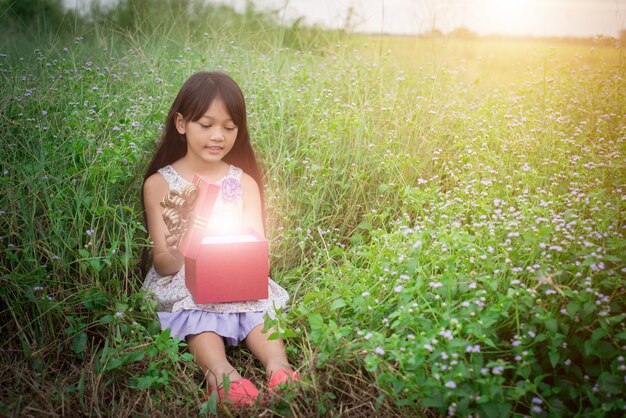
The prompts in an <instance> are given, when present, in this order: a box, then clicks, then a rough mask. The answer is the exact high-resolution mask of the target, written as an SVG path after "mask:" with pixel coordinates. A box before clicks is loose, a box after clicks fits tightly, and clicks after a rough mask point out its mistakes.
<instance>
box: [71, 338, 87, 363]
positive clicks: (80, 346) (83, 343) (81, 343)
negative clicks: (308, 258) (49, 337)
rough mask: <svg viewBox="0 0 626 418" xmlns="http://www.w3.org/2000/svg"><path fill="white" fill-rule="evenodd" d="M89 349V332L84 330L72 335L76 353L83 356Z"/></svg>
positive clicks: (73, 347)
mask: <svg viewBox="0 0 626 418" xmlns="http://www.w3.org/2000/svg"><path fill="white" fill-rule="evenodd" d="M86 349H87V334H86V333H84V332H81V333H78V334H76V335H74V337H72V351H73V352H74V354H77V355H78V356H80V357H82V356H83V354H84V353H85V350H86Z"/></svg>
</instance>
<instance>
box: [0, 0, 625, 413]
mask: <svg viewBox="0 0 626 418" xmlns="http://www.w3.org/2000/svg"><path fill="white" fill-rule="evenodd" d="M130 4H133V3H132V2H130ZM162 4H165V6H162V7H164V9H156V8H155V10H152V9H150V8H148V9H147V10H148V11H146V12H145V13H144V14H141V15H136V14H133V13H131V12H129V13H127V14H123V13H122V14H119V15H116V16H111V15H110V16H109V17H108V18H107V19H108V20H107V19H101V20H98V21H95V22H93V24H91V25H89V26H80V25H78V26H72V25H70V24H69V23H67V22H66V23H65V24H64V25H65V26H63V28H64V29H63V30H58V31H52V32H41V33H39V32H36V31H34V30H33V29H27V28H25V27H21V26H19V25H15V26H9V25H5V26H4V27H5V33H6V34H7V36H6V37H3V38H2V39H3V41H2V44H0V50H2V51H0V52H3V55H2V58H0V60H1V61H0V79H1V80H2V81H1V83H0V89H1V90H2V96H3V97H5V98H8V99H9V100H3V101H2V103H1V104H0V111H1V112H0V115H1V117H0V138H2V139H0V141H2V150H3V151H2V157H1V159H0V165H1V167H0V170H1V172H0V184H1V185H2V194H1V195H0V231H2V233H1V234H0V260H1V261H2V263H1V264H0V280H1V283H2V286H1V287H0V298H1V299H2V306H3V308H2V309H1V310H0V315H1V318H2V321H1V323H2V325H1V330H2V334H3V335H4V336H5V338H4V339H3V342H2V345H1V347H2V348H1V349H0V379H1V380H2V381H3V382H5V384H4V385H2V389H0V393H1V395H0V412H1V413H2V414H4V415H7V416H22V415H25V416H29V415H67V414H70V413H73V412H75V413H77V414H80V415H120V416H135V415H155V416H166V415H167V416H169V415H172V414H176V415H192V414H193V415H196V414H200V415H205V414H209V415H210V414H226V415H228V414H233V412H232V411H231V412H226V411H225V410H223V409H221V408H220V407H218V406H216V405H215V404H214V403H212V402H211V401H209V402H204V400H203V390H202V384H201V382H202V379H201V376H200V373H199V371H198V370H197V368H195V366H194V365H193V362H192V360H191V359H190V356H189V354H188V353H187V352H186V350H185V347H184V344H180V345H179V344H178V343H176V342H175V341H174V340H172V339H169V338H168V336H167V333H162V332H161V331H160V330H159V327H158V323H157V321H156V318H155V314H154V305H153V304H152V303H151V302H150V300H149V298H148V297H147V295H145V294H143V293H141V292H140V291H139V288H140V286H141V282H142V277H140V275H139V274H138V272H137V268H136V267H137V263H138V257H139V255H140V253H141V249H142V248H143V246H145V245H146V239H145V228H144V226H143V221H142V214H141V208H140V202H139V193H140V192H139V191H140V187H141V178H142V174H143V170H144V166H145V164H146V162H147V160H148V158H149V155H150V153H151V152H152V150H153V149H154V146H155V141H156V140H157V138H158V136H159V133H160V128H161V124H162V121H163V120H164V118H165V114H166V112H167V110H168V108H169V105H170V103H171V101H172V100H173V96H174V94H175V93H176V91H177V89H178V87H179V86H180V84H181V83H182V82H183V80H184V79H186V78H187V76H188V75H189V74H190V73H191V72H193V71H197V70H202V69H219V70H224V71H226V72H228V73H230V74H231V75H232V76H233V77H234V78H235V79H236V80H237V81H238V82H239V83H240V85H241V86H242V88H243V90H244V93H245V95H246V97H247V101H248V106H249V123H250V129H251V134H252V137H253V142H254V146H255V148H256V150H257V153H258V154H259V157H260V158H261V161H262V163H263V166H264V169H265V173H266V185H267V204H268V209H269V221H268V235H269V237H270V239H271V253H272V265H273V271H272V275H273V277H274V279H275V280H276V281H278V282H279V283H280V284H281V285H283V286H284V287H285V288H287V289H288V291H289V292H290V295H291V297H292V299H291V305H290V310H289V312H285V313H282V314H281V315H279V317H278V319H277V321H268V324H273V325H275V326H277V328H278V329H279V332H280V333H281V334H282V336H283V337H284V338H285V339H286V340H287V343H288V353H289V356H290V359H291V361H292V363H293V364H294V365H296V366H297V367H298V368H299V369H300V372H301V374H302V375H303V376H304V383H303V387H302V388H301V390H300V391H299V392H296V391H293V392H286V393H285V394H284V395H283V397H282V399H280V400H279V401H278V402H276V403H274V404H272V405H269V406H267V407H263V408H259V410H258V411H256V412H258V413H259V414H261V413H263V414H267V413H269V414H274V415H278V416H282V415H295V416H334V415H342V416H344V415H345V416H364V415H366V416H368V415H379V416H405V415H419V416H438V415H457V416H467V415H470V414H471V415H473V416H476V415H477V414H480V416H507V415H511V416H518V415H531V416H617V415H619V414H620V413H623V409H624V407H625V404H624V400H623V396H622V394H623V392H624V373H625V371H626V363H625V360H624V355H625V348H624V347H626V341H625V340H626V331H625V330H624V325H623V324H624V317H626V313H624V285H623V279H622V278H623V276H624V273H625V272H626V264H625V263H624V260H626V241H625V240H624V228H625V227H626V224H625V222H624V216H623V213H624V206H625V203H624V202H625V199H626V198H624V196H626V184H625V183H624V178H625V176H624V174H625V170H624V169H625V165H626V159H625V152H626V146H625V141H626V124H625V123H624V121H625V120H626V100H625V97H624V96H625V94H626V89H624V81H623V77H624V71H625V68H626V67H625V66H624V50H623V48H619V47H613V46H607V45H592V44H580V45H572V44H559V43H552V44H550V43H546V42H538V41H511V40H508V41H494V40H475V41H463V40H454V39H446V38H438V39H434V38H407V37H401V38H396V37H380V36H361V35H358V36H356V35H347V34H343V33H336V32H323V31H319V30H311V29H303V28H298V27H296V26H294V27H280V26H278V25H276V24H275V23H274V22H273V21H272V19H271V17H268V16H264V15H261V14H258V13H256V12H255V11H254V10H252V9H249V10H248V11H247V12H246V14H244V15H236V14H234V13H233V12H232V11H230V10H229V9H226V8H217V9H211V8H207V9H205V10H200V11H197V12H196V13H195V14H193V15H189V16H188V15H185V14H176V13H172V10H176V7H177V4H176V2H170V3H167V2H165V3H162ZM168 7H169V8H168ZM172 8H173V9H172ZM131 11H132V10H131ZM120 13H121V12H120ZM203 13H204V14H203ZM136 16H142V18H141V19H139V20H137V18H136ZM203 17H204V19H203ZM70 21H73V20H71V19H70ZM181 28H184V29H181ZM28 30H30V32H29V31H28ZM9 35H10V36H9ZM229 356H230V357H231V358H232V360H233V362H234V363H235V364H236V366H237V367H238V368H240V371H241V372H242V373H243V374H244V375H245V376H247V377H250V378H252V379H253V380H257V381H263V373H262V370H261V369H260V366H259V364H258V362H256V361H255V360H254V359H253V358H252V357H251V355H250V354H249V353H248V352H247V351H245V350H241V349H236V350H231V351H229ZM70 411H71V412H70Z"/></svg>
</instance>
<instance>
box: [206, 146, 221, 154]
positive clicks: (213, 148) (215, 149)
mask: <svg viewBox="0 0 626 418" xmlns="http://www.w3.org/2000/svg"><path fill="white" fill-rule="evenodd" d="M204 149H206V150H208V151H209V152H212V153H218V152H221V151H222V147H219V146H209V147H204Z"/></svg>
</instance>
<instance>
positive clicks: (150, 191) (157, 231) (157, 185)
mask: <svg viewBox="0 0 626 418" xmlns="http://www.w3.org/2000/svg"><path fill="white" fill-rule="evenodd" d="M168 192H169V186H168V184H167V181H165V178H163V176H162V175H161V174H159V173H155V174H153V175H151V176H150V177H148V179H147V180H146V182H145V184H144V186H143V200H144V204H145V207H146V218H147V219H148V233H149V234H150V240H151V241H152V259H153V263H154V269H155V270H156V272H157V273H159V274H160V275H161V276H169V275H171V274H175V273H177V272H178V271H179V270H180V269H181V268H182V266H183V262H184V258H183V256H182V255H181V254H180V252H178V249H177V248H176V243H175V239H173V238H170V234H169V231H168V230H167V227H166V226H165V222H164V221H163V208H162V207H161V201H162V200H163V198H164V197H165V195H166V194H167V193H168Z"/></svg>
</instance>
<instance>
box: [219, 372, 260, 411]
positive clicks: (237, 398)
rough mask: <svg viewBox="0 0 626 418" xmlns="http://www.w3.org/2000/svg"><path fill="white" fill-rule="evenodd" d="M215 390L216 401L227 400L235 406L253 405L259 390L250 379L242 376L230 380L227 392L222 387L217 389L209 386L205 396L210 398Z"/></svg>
mask: <svg viewBox="0 0 626 418" xmlns="http://www.w3.org/2000/svg"><path fill="white" fill-rule="evenodd" d="M215 391H217V400H218V401H229V402H230V403H232V404H233V405H236V406H249V405H254V404H255V403H256V402H257V399H258V398H259V390H258V389H257V388H256V387H255V386H254V384H253V383H252V382H251V381H249V380H248V379H244V378H241V379H238V380H235V381H234V382H230V388H229V389H228V391H227V392H225V391H224V388H223V387H220V388H219V389H217V388H215V387H211V388H209V393H208V394H207V396H208V397H209V398H210V397H211V395H212V394H213V392H215Z"/></svg>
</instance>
